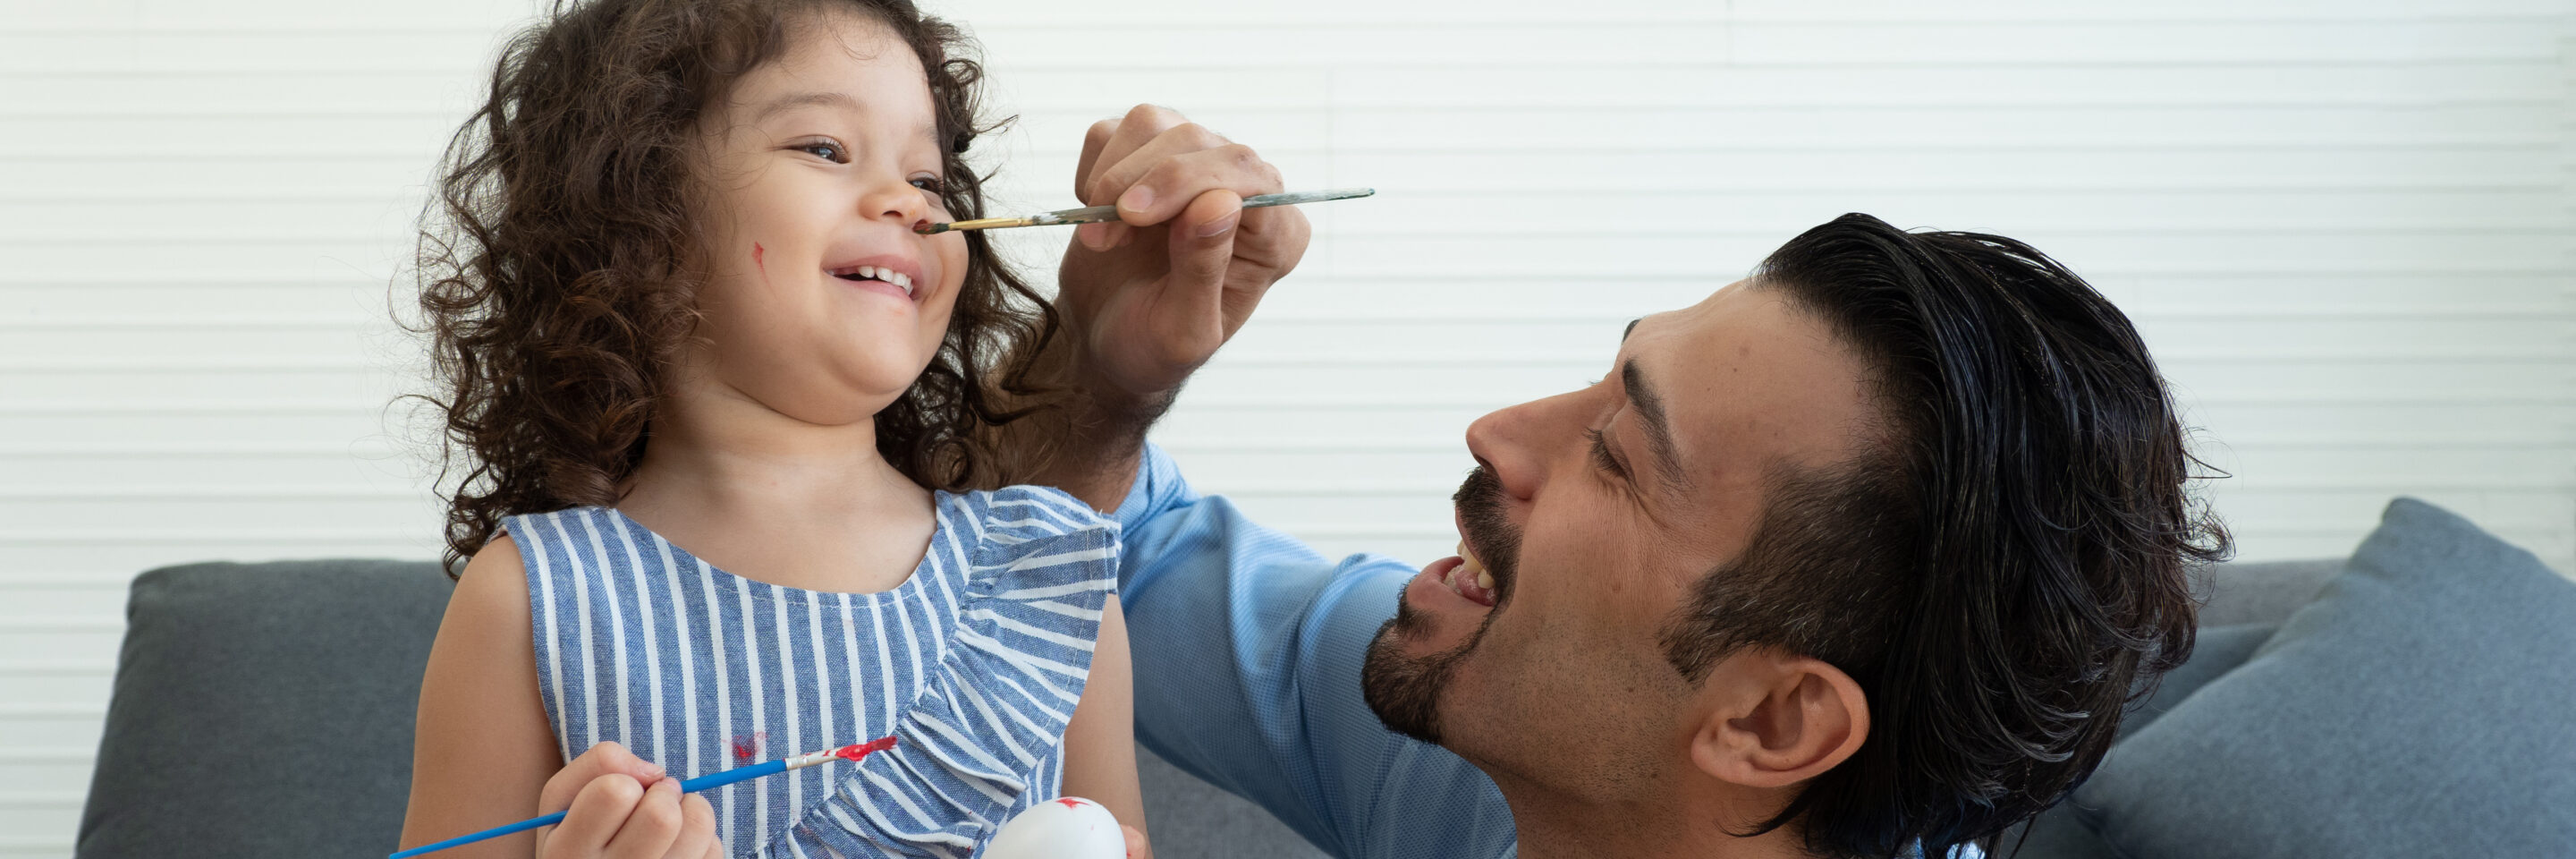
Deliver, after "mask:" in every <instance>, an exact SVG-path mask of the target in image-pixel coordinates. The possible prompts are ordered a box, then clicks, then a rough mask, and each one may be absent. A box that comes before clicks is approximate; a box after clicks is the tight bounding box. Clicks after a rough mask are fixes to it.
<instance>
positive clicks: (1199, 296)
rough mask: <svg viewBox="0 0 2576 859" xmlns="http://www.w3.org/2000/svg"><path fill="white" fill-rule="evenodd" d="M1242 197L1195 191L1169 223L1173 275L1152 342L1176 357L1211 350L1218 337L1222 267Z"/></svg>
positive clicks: (1230, 252)
mask: <svg viewBox="0 0 2576 859" xmlns="http://www.w3.org/2000/svg"><path fill="white" fill-rule="evenodd" d="M1242 217H1243V198H1241V197H1238V196H1235V195H1234V193H1233V192H1230V191H1224V190H1217V191H1210V192H1207V193H1205V194H1201V195H1199V197H1198V199H1196V200H1193V201H1191V202H1190V205H1189V208H1188V209H1187V210H1185V211H1183V212H1182V213H1181V216H1180V217H1179V218H1176V219H1174V220H1173V222H1172V232H1171V238H1170V245H1171V248H1170V250H1171V261H1172V275H1171V280H1170V281H1169V283H1168V285H1167V286H1165V287H1164V289H1163V294H1162V298H1161V301H1160V302H1158V303H1159V304H1160V305H1161V307H1159V308H1158V310H1159V311H1160V312H1159V313H1158V314H1157V316H1158V317H1160V323H1161V324H1160V325H1159V326H1158V327H1160V328H1162V330H1161V331H1158V332H1156V334H1157V336H1156V338H1155V339H1156V340H1157V341H1158V342H1159V343H1161V344H1162V345H1163V347H1164V348H1165V349H1167V350H1170V351H1171V352H1172V353H1173V354H1174V355H1176V356H1179V355H1188V354H1199V353H1204V352H1211V351H1214V350H1215V348H1216V347H1215V345H1214V343H1212V342H1208V341H1209V338H1216V337H1221V336H1222V334H1221V333H1220V332H1222V331H1223V327H1222V323H1223V317H1222V315H1221V314H1222V311H1223V308H1224V305H1223V304H1222V300H1223V298H1224V292H1225V269H1226V266H1227V264H1229V263H1230V262H1232V260H1233V257H1234V232H1235V231H1234V227H1235V224H1236V223H1237V222H1238V221H1239V220H1240V219H1241V218H1242Z"/></svg>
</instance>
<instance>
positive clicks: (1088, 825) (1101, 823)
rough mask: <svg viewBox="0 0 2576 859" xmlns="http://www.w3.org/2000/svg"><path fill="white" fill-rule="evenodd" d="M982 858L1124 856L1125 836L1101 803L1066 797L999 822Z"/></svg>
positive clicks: (1099, 858)
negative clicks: (998, 830)
mask: <svg viewBox="0 0 2576 859" xmlns="http://www.w3.org/2000/svg"><path fill="white" fill-rule="evenodd" d="M982 856H983V859H1126V856H1127V836H1125V835H1124V834H1121V833H1120V832H1119V831H1118V818H1117V817H1116V816H1113V815H1111V814H1110V813H1109V809H1106V808H1102V807H1100V803H1097V802H1093V801H1091V800H1088V799H1083V798H1082V797H1078V796H1068V797H1063V798H1061V799H1052V800H1048V801H1046V802H1042V803H1038V804H1037V806H1036V807H1034V808H1031V809H1029V810H1027V811H1023V812H1020V816H1018V817H1014V818H1011V820H1010V822H1008V823H1004V824H1002V831H1000V832H997V833H994V834H993V840H991V841H988V842H985V844H984V852H983V854H982Z"/></svg>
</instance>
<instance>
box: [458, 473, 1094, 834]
mask: <svg viewBox="0 0 2576 859" xmlns="http://www.w3.org/2000/svg"><path fill="white" fill-rule="evenodd" d="M933 498H934V504H935V505H936V507H937V514H938V525H937V528H936V530H935V531H934V532H933V533H932V535H931V539H930V550H929V552H928V553H927V554H925V555H924V556H923V557H922V559H921V564H920V566H918V567H917V568H915V569H914V570H913V572H912V575H911V577H910V578H907V579H905V580H904V582H903V584H902V585H899V586H897V587H895V588H894V589H893V590H889V591H884V592H881V593H866V594H857V593H829V592H823V591H808V590H800V589H796V588H789V587H781V586H778V585H772V584H764V583H761V582H756V581H752V580H749V579H745V578H742V577H740V576H736V575H733V574H730V573H727V572H725V571H723V570H720V569H716V568H715V567H713V566H710V565H708V564H707V562H705V561H703V560H699V559H698V558H696V557H694V556H692V555H690V554H689V553H688V552H687V551H686V550H683V549H681V548H680V547H678V546H675V545H672V543H671V542H670V541H669V540H665V539H663V538H662V537H661V535H658V534H655V533H653V532H652V531H651V530H648V529H646V528H645V527H644V526H642V525H640V524H637V523H636V522H635V520H633V519H631V518H628V517H627V516H626V515H625V514H623V513H620V512H618V511H616V510H614V509H610V508H604V507H576V508H573V509H569V510H561V511H556V512H553V513H540V514H533V515H524V516H513V517H509V518H508V519H506V520H504V522H503V528H504V529H506V530H507V531H508V532H509V534H510V535H511V537H512V538H513V539H514V540H515V541H516V542H517V543H518V546H519V552H520V557H521V559H522V560H523V561H524V562H525V564H526V566H527V575H528V606H529V609H530V611H531V614H532V625H533V627H534V628H533V630H532V633H533V638H534V639H535V642H536V655H537V676H538V681H539V685H540V687H541V691H542V692H543V695H544V698H545V706H546V717H547V719H548V720H549V721H550V722H551V723H552V724H553V726H554V731H555V739H556V742H557V743H558V745H559V748H560V750H561V751H562V752H563V755H564V758H565V760H567V761H568V760H570V759H571V758H572V757H573V756H574V755H578V754H580V753H581V752H582V751H583V750H585V749H588V748H589V747H590V746H591V745H592V744H594V743H599V742H603V741H609V740H614V741H616V742H618V743H621V744H624V745H625V746H627V747H628V748H631V749H633V750H634V751H635V754H637V755H638V756H641V757H643V758H644V759H645V760H649V761H653V762H655V763H659V764H661V765H662V766H663V767H664V768H665V769H666V770H668V771H669V772H670V773H671V774H673V775H675V776H679V777H681V778H690V777H695V776H700V775H705V774H707V773H712V772H718V771H721V770H726V769H731V768H734V767H737V766H742V765H745V764H753V763H759V762H762V761H768V760H774V759H777V758H782V757H786V756H789V755H794V754H798V753H802V752H809V751H816V750H820V749H826V748H831V747H834V746H839V745H844V744H848V743H855V742H860V741H864V740H868V739H873V738H876V737H883V736H894V737H896V738H898V744H897V745H896V746H895V747H894V748H893V749H892V750H890V751H887V752H880V753H877V754H874V755H870V756H869V757H868V758H867V759H866V760H865V761H862V762H860V763H858V764H848V763H840V762H834V763H830V764H825V765H823V766H819V767H814V768H811V769H804V770H796V771H792V772H789V773H785V774H782V775H775V776H770V777H768V778H763V779H756V780H753V781H749V782H743V783H740V784H735V785H730V786H727V787H722V788H717V789H715V790H712V791H709V792H708V793H707V800H708V801H709V802H710V803H712V804H713V806H714V808H715V812H716V823H717V832H718V834H719V835H720V836H721V837H722V838H723V839H724V842H725V847H726V850H727V851H728V852H729V853H730V854H731V855H734V856H766V857H789V856H793V857H811V859H826V857H833V856H842V857H862V856H940V857H966V856H969V855H972V854H973V853H975V852H976V851H977V850H978V849H979V848H980V847H981V845H982V844H983V843H984V841H986V840H987V839H989V838H990V837H991V835H992V832H993V830H994V829H995V828H997V827H998V826H999V825H1000V824H1001V823H1002V822H1004V821H1007V820H1009V819H1010V818H1011V817H1012V816H1013V815H1016V814H1018V813H1019V812H1020V811H1021V810H1022V809H1025V808H1028V807H1029V806H1031V805H1034V804H1036V803H1039V802H1044V801H1047V800H1049V799H1053V798H1055V797H1056V796H1057V794H1058V792H1059V790H1060V789H1061V788H1060V784H1061V781H1062V778H1063V755H1062V744H1063V737H1064V728H1065V723H1066V721H1067V720H1068V719H1070V718H1071V717H1072V715H1073V708H1074V704H1075V702H1076V701H1078V700H1079V699H1080V698H1081V695H1082V689H1083V684H1084V681H1085V680H1086V679H1087V678H1088V677H1089V676H1090V668H1091V652H1092V645H1093V643H1094V641H1096V640H1097V639H1098V637H1099V630H1100V616H1101V611H1102V609H1103V607H1104V606H1105V605H1106V601H1107V599H1108V597H1109V595H1110V594H1112V593H1114V592H1116V589H1117V558H1118V526H1117V525H1116V524H1115V523H1113V522H1110V521H1109V520H1107V519H1105V518H1103V517H1101V516H1100V515H1098V514H1096V513H1094V512H1092V510H1091V509H1090V508H1089V507H1087V506H1085V505H1084V504H1083V503H1082V502H1080V501H1078V500H1075V499H1074V498H1073V497H1072V496H1070V495H1066V494H1065V493H1063V492H1061V491H1057V490H1054V489H1044V488H1038V487H1027V486H1014V487H1010V488H1007V489H1002V490H999V491H995V492H968V493H963V494H951V493H947V492H940V493H936V494H935V495H934V496H933Z"/></svg>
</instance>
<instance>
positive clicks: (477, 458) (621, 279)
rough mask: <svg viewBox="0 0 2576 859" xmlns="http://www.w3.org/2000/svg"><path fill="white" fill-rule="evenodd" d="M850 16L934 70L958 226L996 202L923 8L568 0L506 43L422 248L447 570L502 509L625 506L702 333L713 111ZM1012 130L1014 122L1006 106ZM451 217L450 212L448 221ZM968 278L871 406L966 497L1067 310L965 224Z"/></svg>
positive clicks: (922, 469)
mask: <svg viewBox="0 0 2576 859" xmlns="http://www.w3.org/2000/svg"><path fill="white" fill-rule="evenodd" d="M832 12H839V13H845V14H856V15H859V16H861V17H863V18H865V19H867V20H871V21H874V22H876V23H878V24H881V25H883V26H884V27H886V28H887V29H888V30H889V31H891V32H892V33H893V35H894V36H895V38H897V39H900V40H901V41H902V42H903V43H904V44H906V45H908V46H910V47H911V48H912V50H913V53H914V54H915V55H917V56H918V57H919V58H920V60H921V65H922V69H923V70H924V71H925V72H927V73H928V76H929V83H930V91H931V96H932V101H933V103H934V105H935V108H934V109H935V110H936V111H937V113H938V116H937V117H936V119H937V122H938V133H939V140H941V141H942V142H943V144H944V146H943V149H944V150H945V151H944V152H943V153H942V157H941V161H942V165H941V166H942V168H943V173H944V174H945V175H946V176H947V177H948V180H947V181H946V183H945V189H944V191H943V192H942V196H943V202H944V203H945V204H946V206H947V209H948V211H949V212H950V213H952V214H953V215H954V216H956V217H957V218H959V219H966V218H978V217H982V216H983V214H984V197H983V184H984V182H985V181H987V180H988V179H990V178H991V177H990V176H988V175H979V174H977V173H975V172H974V171H973V170H972V169H971V168H970V167H969V166H968V165H967V163H966V161H965V152H966V148H967V144H968V143H969V142H970V141H972V140H973V139H974V138H975V136H976V135H978V134H982V133H988V132H991V131H993V130H995V129H996V128H998V127H999V126H1000V125H1001V124H1002V123H998V122H997V123H991V124H979V122H978V120H977V117H976V98H977V87H976V84H977V82H978V81H979V80H980V79H981V78H982V75H983V69H982V67H981V66H980V65H979V64H978V63H977V62H976V61H975V59H974V53H975V52H974V47H973V45H972V43H971V42H970V41H968V39H967V38H966V37H965V35H964V34H963V33H962V32H960V31H959V30H958V29H957V28H955V27H954V26H951V25H949V24H947V23H946V22H943V21H940V20H939V19H937V18H932V17H928V16H925V15H923V14H922V13H921V12H920V10H918V9H916V8H914V6H913V4H912V3H911V2H910V0H594V2H570V3H564V2H559V3H558V5H557V6H556V7H555V9H554V10H553V11H552V13H551V14H550V15H548V16H547V20H545V21H544V22H543V23H541V24H539V25H537V26H534V27H531V28H530V29H529V30H528V31H526V32H524V33H521V34H520V35H519V36H518V37H516V38H514V39H512V40H511V41H510V42H509V43H508V45H507V46H506V47H505V48H504V49H503V50H502V53H501V57H500V60H499V62H498V63H497V64H496V66H495V68H494V70H493V74H492V86H491V90H490V92H489V93H488V94H487V96H486V98H485V100H484V103H483V105H482V107H481V108H480V109H478V110H476V111H475V112H474V114H473V116H472V117H471V118H469V119H468V120H467V121H466V122H465V125H464V126H463V127H462V128H460V129H458V130H457V133H456V135H455V137H454V138H453V139H451V140H450V142H449V144H448V148H447V154H446V156H445V158H444V160H443V161H442V164H441V173H442V175H441V177H440V180H439V183H438V186H437V190H438V198H437V200H435V201H433V202H432V203H431V212H430V213H424V216H423V219H422V221H423V223H422V228H421V242H420V249H419V257H420V258H419V260H418V264H419V277H420V282H421V292H420V309H421V312H422V316H423V318H422V320H421V321H420V323H419V324H418V325H417V326H416V327H415V330H419V331H422V332H424V333H426V334H428V335H430V339H431V365H432V369H433V371H434V373H435V376H436V391H437V393H436V394H435V395H432V396H430V397H428V398H427V399H429V400H430V401H431V402H432V403H434V404H435V405H436V406H437V407H438V409H439V411H440V412H441V413H442V418H443V424H444V426H443V430H444V436H445V441H446V442H447V446H446V450H445V456H444V459H443V462H444V463H445V467H444V468H443V470H442V475H441V483H442V485H444V484H445V483H446V481H447V479H448V478H450V477H456V475H457V474H458V472H459V470H460V469H459V463H458V459H459V456H460V455H461V456H462V457H463V458H464V465H463V467H462V469H461V470H462V476H461V477H456V479H455V488H454V491H453V494H452V496H451V497H450V501H449V504H448V509H447V528H446V542H447V549H446V555H445V558H444V560H445V562H446V566H447V569H448V571H449V575H450V576H454V575H456V574H457V573H458V572H459V570H460V562H461V561H462V560H464V559H465V558H467V557H469V556H471V555H473V554H474V553H476V552H479V551H481V550H482V549H483V547H484V545H485V544H486V543H487V542H489V541H490V540H491V538H492V537H493V536H494V534H495V533H496V532H497V530H498V528H499V525H500V521H501V518H502V517H503V516H507V515H511V514H516V513H527V512H541V511H548V510H557V509H562V508H565V507H571V506H577V505H584V504H599V505H609V504H615V503H616V502H617V500H618V498H619V495H620V490H619V487H620V486H621V485H622V484H623V483H624V481H625V480H626V478H627V476H628V475H629V474H631V473H632V472H633V471H634V469H635V466H636V464H637V463H638V462H639V461H640V460H641V459H642V457H643V453H644V440H645V438H646V437H647V435H648V434H649V432H650V429H651V427H652V424H653V417H654V410H655V403H656V401H657V398H658V397H659V396H660V395H661V394H662V393H663V389H662V380H661V371H662V369H663V368H664V367H666V366H667V365H668V364H669V363H670V361H671V360H672V359H673V358H674V357H675V356H676V354H677V352H678V349H679V348H680V346H681V345H682V344H683V343H685V342H686V341H687V340H688V338H690V337H691V336H692V332H693V330H694V328H695V325H696V323H697V320H698V314H697V310H696V295H697V290H698V287H699V286H700V284H702V283H703V282H704V280H705V273H704V271H702V270H701V268H700V267H701V265H702V263H700V262H698V261H700V260H703V259H705V256H704V255H703V254H701V253H700V252H699V247H698V236H699V233H698V226H699V224H698V220H697V217H696V215H695V213H696V212H697V211H701V209H700V208H699V206H698V205H697V203H698V202H699V201H698V200H696V199H695V198H694V194H695V193H696V191H695V189H696V188H697V178H696V170H697V169H698V166H697V165H699V164H701V163H702V161H701V160H700V152H699V148H700V147H699V142H698V134H699V132H698V130H697V129H698V127H699V126H698V120H699V117H700V116H701V114H702V113H704V112H705V111H708V110H717V109H721V106H722V105H723V104H724V100H725V98H726V97H727V95H728V93H729V91H730V88H731V87H732V85H733V84H734V83H735V82H737V81H739V80H740V79H741V78H742V76H743V75H744V74H746V73H748V72H750V71H751V70H752V69H754V68H756V67H758V66H759V65H760V64H762V63H765V62H769V61H771V60H774V59H776V58H778V57H779V56H780V55H782V54H784V53H785V52H786V50H787V47H788V44H789V41H790V39H791V37H792V36H793V35H794V34H795V32H796V31H797V28H799V27H801V26H804V25H805V24H807V23H809V22H811V21H812V20H814V19H815V18H816V17H817V16H819V15H821V14H825V13H832ZM1004 122H1007V120H1005V121H1004ZM439 212H443V214H444V216H445V217H444V218H443V221H442V219H439V218H435V217H433V216H432V214H433V213H439ZM966 247H967V266H966V280H965V284H964V287H963V288H962V289H961V290H960V291H959V293H958V296H957V304H956V308H955V310H954V311H953V312H952V315H951V317H950V321H949V327H948V333H947V337H946V339H945V341H944V342H943V343H942V344H941V345H940V349H939V353H938V355H937V356H936V357H934V358H932V359H931V362H930V366H929V367H928V369H926V370H925V371H923V373H922V375H921V378H920V379H919V380H917V381H915V382H914V383H913V385H912V387H911V388H910V389H909V390H907V391H905V392H904V394H903V396H902V397H901V398H899V399H897V400H896V401H895V402H894V403H893V404H892V405H889V406H887V407H886V408H885V409H884V410H883V411H880V412H879V413H878V414H877V416H876V438H877V449H878V451H879V452H880V453H882V454H883V455H884V456H885V458H886V461H887V462H889V463H892V464H893V465H894V467H895V468H896V469H898V470H901V471H902V472H903V473H904V474H905V475H906V476H908V477H911V478H912V479H913V480H914V481H916V482H918V483H920V484H922V485H924V486H930V487H936V488H943V489H956V488H960V487H962V486H964V485H965V484H966V483H967V482H968V481H969V480H970V479H972V476H973V475H975V474H976V473H977V466H978V464H979V458H982V459H989V454H988V453H987V452H986V451H983V450H982V449H981V448H980V445H979V444H978V441H977V438H978V436H979V434H980V433H979V430H981V429H982V428H984V427H990V426H999V425H1001V424H1004V423H1008V422H1010V421H1011V420H1014V419H1016V418H1017V417H1019V416H1020V415H1021V414H1023V413H1025V411H1026V410H1025V409H1013V408H1012V407H1011V406H1010V405H1008V404H1009V403H1012V402H1021V403H1027V402H1033V401H1034V400H1032V399H1031V398H1032V397H1034V396H1035V395H1038V394H1041V393H1043V392H1042V391H1040V390H1038V388H1037V386H1035V385H1033V384H1032V383H1031V382H1030V381H1029V377H1030V372H1029V370H1030V367H1031V365H1032V363H1033V361H1034V358H1035V355H1036V354H1037V351H1038V349H1039V347H1041V346H1042V345H1043V344H1044V343H1045V342H1046V341H1047V340H1048V339H1050V338H1052V337H1053V336H1054V335H1055V332H1056V329H1057V319H1056V315H1055V310H1054V308H1053V306H1052V305H1050V304H1049V303H1048V302H1047V300H1046V298H1045V297H1044V296H1042V295H1040V294H1038V293H1037V292H1036V291H1034V290H1032V289H1031V288H1030V287H1029V285H1028V284H1027V283H1025V282H1023V281H1022V280H1021V279H1020V278H1019V277H1018V275H1016V274H1015V273H1013V272H1012V270H1011V269H1010V268H1009V267H1007V266H1006V265H1004V264H1003V262H1002V261H1001V259H1000V258H999V256H998V255H997V253H996V252H995V250H994V248H993V247H992V245H991V244H990V242H989V241H988V240H987V239H986V238H985V237H984V236H983V235H982V234H980V233H968V234H966Z"/></svg>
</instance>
